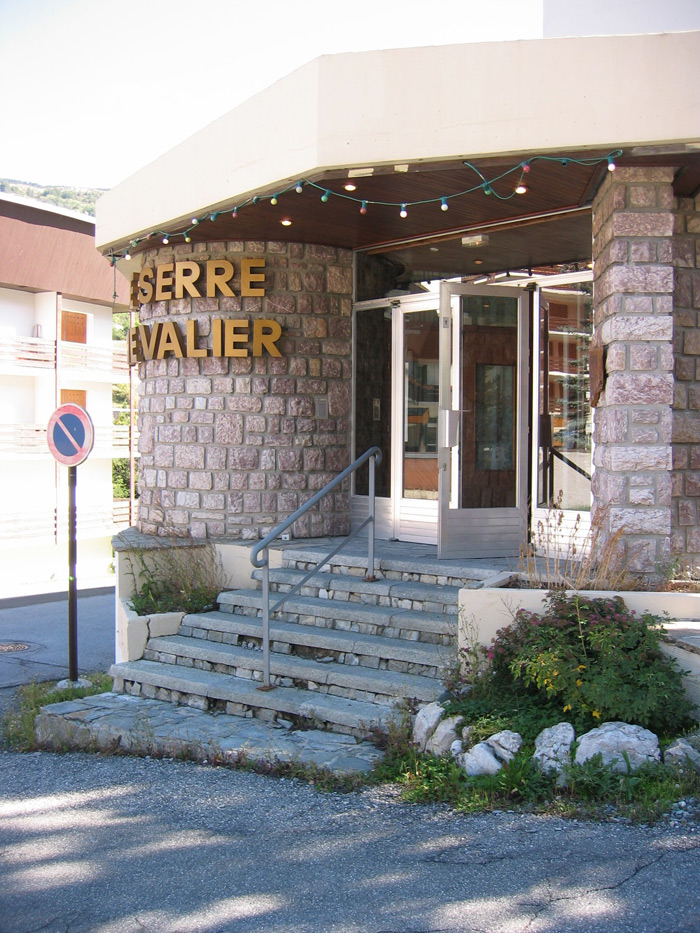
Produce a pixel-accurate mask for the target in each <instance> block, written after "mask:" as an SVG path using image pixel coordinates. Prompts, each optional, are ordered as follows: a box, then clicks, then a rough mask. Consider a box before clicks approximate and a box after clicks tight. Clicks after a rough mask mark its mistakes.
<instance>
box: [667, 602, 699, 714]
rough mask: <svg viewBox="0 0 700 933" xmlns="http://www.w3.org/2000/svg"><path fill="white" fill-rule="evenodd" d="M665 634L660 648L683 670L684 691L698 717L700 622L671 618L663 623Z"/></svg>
mask: <svg viewBox="0 0 700 933" xmlns="http://www.w3.org/2000/svg"><path fill="white" fill-rule="evenodd" d="M664 629H665V631H666V634H665V636H664V641H663V642H662V644H661V650H662V651H663V652H664V653H665V654H667V655H669V656H670V657H672V658H673V659H674V660H675V661H676V662H677V663H678V667H679V668H680V669H681V671H683V684H684V686H685V692H686V694H687V695H688V697H689V698H690V700H691V702H692V703H694V704H695V709H694V711H693V713H692V715H693V717H694V718H695V719H700V622H698V621H697V620H696V619H673V620H672V621H670V622H665V623H664Z"/></svg>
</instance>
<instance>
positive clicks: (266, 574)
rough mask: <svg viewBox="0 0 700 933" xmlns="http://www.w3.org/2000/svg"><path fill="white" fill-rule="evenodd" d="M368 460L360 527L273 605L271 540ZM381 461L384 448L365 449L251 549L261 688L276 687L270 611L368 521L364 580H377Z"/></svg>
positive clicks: (280, 603)
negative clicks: (257, 592) (257, 572)
mask: <svg viewBox="0 0 700 933" xmlns="http://www.w3.org/2000/svg"><path fill="white" fill-rule="evenodd" d="M368 460H369V496H368V498H369V515H368V516H367V518H366V519H365V520H364V521H363V522H362V524H360V525H358V527H357V528H356V529H355V530H354V531H352V532H351V533H350V534H349V535H348V536H347V537H346V538H344V539H343V541H341V543H340V544H339V545H337V546H336V547H335V548H333V550H332V551H329V552H328V554H326V555H324V557H323V558H322V560H320V561H319V562H318V563H317V564H316V565H315V566H314V567H312V568H311V570H309V572H308V573H307V574H306V575H305V576H304V577H303V578H302V579H301V580H300V581H299V582H298V583H297V584H296V586H294V587H293V588H292V589H291V590H290V591H289V592H288V593H284V594H282V596H281V598H280V599H278V600H277V602H276V603H275V604H274V606H272V607H270V544H271V543H272V542H273V541H274V540H275V538H277V537H278V536H279V535H281V534H282V532H284V531H286V530H287V529H288V528H291V526H292V525H293V524H294V522H296V521H298V519H300V518H301V516H302V515H305V514H306V513H307V512H308V511H309V509H312V508H313V507H314V506H315V505H316V504H317V503H318V502H320V501H321V499H323V497H324V496H327V495H328V493H329V492H331V490H333V489H335V487H336V486H340V484H341V483H343V482H344V481H345V480H346V479H347V478H348V477H349V476H351V475H352V474H353V473H354V472H355V470H357V469H358V468H359V467H361V466H362V465H363V464H365V463H367V461H368ZM381 462H382V452H381V450H380V449H379V448H378V447H370V449H369V450H366V451H365V452H364V453H363V454H362V455H361V456H359V457H358V458H357V460H355V461H354V462H353V463H351V464H350V466H349V467H346V468H345V469H344V470H343V472H342V473H339V474H338V475H337V476H336V477H335V479H332V480H331V481H330V483H326V485H325V486H324V487H323V489H319V491H318V492H317V493H314V495H313V496H312V497H311V498H310V499H309V500H308V501H307V502H305V503H304V504H303V505H301V506H299V508H298V509H297V510H296V512H294V514H293V515H290V516H289V518H285V520H284V521H283V522H281V523H280V524H279V525H277V527H276V528H273V529H272V531H271V532H270V533H269V534H267V535H265V537H264V538H263V539H262V541H259V542H258V543H257V544H256V545H255V547H254V548H253V550H252V551H251V552H250V562H251V564H252V565H253V567H257V568H258V569H262V612H263V615H262V620H263V633H262V642H263V685H262V687H261V688H260V689H261V690H272V689H273V687H272V686H271V684H270V613H271V612H276V611H277V610H278V609H279V608H280V607H281V606H282V605H283V603H285V602H286V601H287V600H288V599H289V598H290V596H293V595H294V594H295V593H296V592H298V591H299V590H300V589H301V587H302V586H304V584H305V583H306V582H307V581H308V580H309V579H310V578H311V577H312V576H313V575H314V574H315V573H316V571H317V570H318V569H319V567H322V566H323V565H324V564H326V563H327V562H328V561H329V560H330V558H331V557H334V556H335V555H336V554H337V553H338V552H339V551H341V550H342V549H343V548H344V547H345V545H346V544H348V543H349V542H350V541H352V539H353V538H355V537H356V536H357V535H358V534H359V533H360V532H361V531H362V530H363V529H364V528H366V527H367V525H370V526H371V528H370V530H369V533H368V535H367V576H366V577H365V580H374V579H375V577H374V526H375V518H374V499H375V496H374V471H375V466H377V465H378V464H380V463H381Z"/></svg>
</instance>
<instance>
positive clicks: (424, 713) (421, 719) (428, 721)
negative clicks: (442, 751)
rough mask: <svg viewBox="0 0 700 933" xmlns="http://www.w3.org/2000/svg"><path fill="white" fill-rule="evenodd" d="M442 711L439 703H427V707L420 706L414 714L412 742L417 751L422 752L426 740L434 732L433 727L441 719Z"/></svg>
mask: <svg viewBox="0 0 700 933" xmlns="http://www.w3.org/2000/svg"><path fill="white" fill-rule="evenodd" d="M443 712H444V710H443V708H442V706H441V705H440V704H439V703H429V704H428V705H427V706H421V708H420V709H419V710H418V712H417V714H416V719H415V722H414V723H413V736H412V741H413V744H414V745H417V746H418V748H419V750H420V751H422V752H424V751H425V746H426V745H427V743H428V739H429V738H430V736H431V735H432V734H433V732H435V727H436V726H437V724H438V723H439V722H440V720H441V719H442V714H443Z"/></svg>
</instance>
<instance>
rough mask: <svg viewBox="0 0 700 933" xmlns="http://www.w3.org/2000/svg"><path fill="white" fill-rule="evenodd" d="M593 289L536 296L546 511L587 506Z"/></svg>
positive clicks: (541, 491) (540, 496)
mask: <svg viewBox="0 0 700 933" xmlns="http://www.w3.org/2000/svg"><path fill="white" fill-rule="evenodd" d="M591 290H592V286H591V284H590V283H589V282H578V283H575V284H572V285H570V286H568V287H567V286H561V287H557V288H547V287H544V288H542V290H541V292H540V380H539V458H538V459H539V469H538V489H537V504H538V505H539V506H542V507H545V508H546V507H547V506H548V505H550V504H552V503H556V504H557V505H558V506H559V507H560V508H562V509H570V510H574V511H588V510H590V507H591V506H590V502H591V470H592V457H591V439H592V410H591V396H590V378H589V366H588V351H589V347H590V342H591V336H592V328H593V315H592V296H591Z"/></svg>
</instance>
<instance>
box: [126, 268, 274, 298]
mask: <svg viewBox="0 0 700 933" xmlns="http://www.w3.org/2000/svg"><path fill="white" fill-rule="evenodd" d="M203 269H205V270H206V283H207V284H206V288H202V287H201V286H200V285H199V284H198V283H199V281H200V279H201V277H202V271H203ZM264 270H265V257H264V256H260V257H257V258H249V259H241V262H240V273H241V297H242V298H259V297H262V296H264V294H265V284H264V283H265V271H264ZM235 275H236V268H235V266H234V264H233V263H232V262H230V261H229V260H228V259H209V260H207V262H205V263H197V262H194V261H192V260H191V259H187V260H182V261H180V262H163V263H160V265H158V266H156V267H155V269H154V268H153V266H144V267H143V269H142V270H141V273H140V275H139V277H138V286H137V289H136V295H137V297H138V301H139V302H140V303H141V304H144V305H145V304H148V303H149V302H151V301H154V300H155V301H170V300H171V299H173V298H184V297H185V294H187V295H188V296H189V297H190V298H204V297H207V298H215V297H216V296H217V294H221V295H224V296H225V297H226V298H233V297H235V294H236V293H235V291H234V290H233V288H232V286H231V284H230V283H231V282H233V279H234V277H235Z"/></svg>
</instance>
